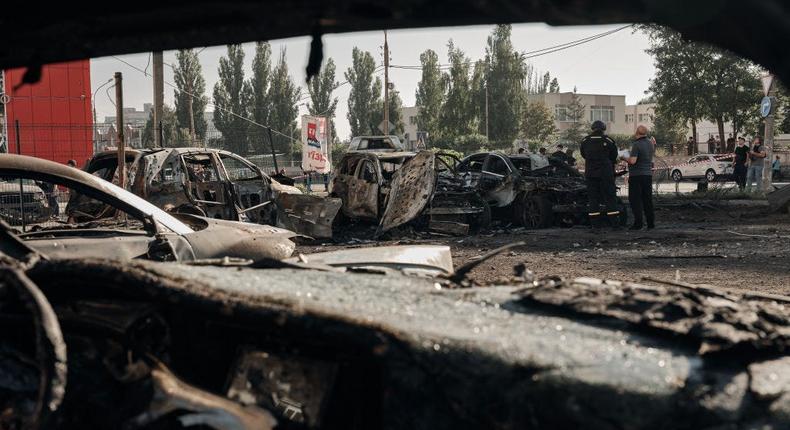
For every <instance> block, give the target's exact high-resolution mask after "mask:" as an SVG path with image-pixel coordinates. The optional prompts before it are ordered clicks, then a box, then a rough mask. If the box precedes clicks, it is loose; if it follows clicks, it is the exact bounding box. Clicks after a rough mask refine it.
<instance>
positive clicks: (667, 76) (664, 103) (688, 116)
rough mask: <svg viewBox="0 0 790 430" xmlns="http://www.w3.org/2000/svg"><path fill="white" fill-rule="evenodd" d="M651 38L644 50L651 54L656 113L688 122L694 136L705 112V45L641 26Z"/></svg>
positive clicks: (652, 90)
mask: <svg viewBox="0 0 790 430" xmlns="http://www.w3.org/2000/svg"><path fill="white" fill-rule="evenodd" d="M640 28H641V29H642V30H643V31H645V32H646V33H647V35H648V36H649V38H650V48H649V49H647V50H646V52H647V53H648V54H650V55H652V56H653V60H654V64H655V68H656V75H655V77H654V78H653V80H652V81H651V82H650V92H651V93H653V94H654V95H655V98H656V103H657V104H658V107H657V108H656V114H657V115H660V116H663V117H664V118H666V119H667V120H682V121H683V122H689V123H691V129H692V134H693V136H694V139H695V140H698V139H697V121H699V120H701V119H702V118H703V115H704V107H703V99H704V97H705V94H704V90H703V88H704V87H705V86H706V82H705V77H704V74H705V73H704V71H705V64H704V61H705V59H706V58H709V57H710V55H711V51H710V48H709V47H708V46H707V45H702V44H696V43H691V42H687V41H685V40H683V39H682V37H681V35H680V34H679V33H677V32H675V31H673V30H670V29H667V28H665V27H661V26H657V25H644V26H641V27H640Z"/></svg>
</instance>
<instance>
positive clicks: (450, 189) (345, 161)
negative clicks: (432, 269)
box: [330, 151, 491, 234]
mask: <svg viewBox="0 0 790 430" xmlns="http://www.w3.org/2000/svg"><path fill="white" fill-rule="evenodd" d="M330 185H331V189H330V196H331V197H335V198H339V199H341V200H342V208H341V210H342V214H343V216H345V217H347V218H350V219H357V220H367V221H373V222H377V223H378V224H379V227H378V231H377V234H381V233H384V232H387V231H389V230H391V229H393V228H396V227H399V226H401V225H404V224H406V223H412V222H413V223H415V224H417V225H418V226H421V227H425V228H428V229H430V230H433V231H438V232H444V233H451V234H467V233H468V232H470V231H472V232H474V231H477V230H479V229H480V228H484V227H487V226H488V224H489V222H490V219H491V214H490V209H489V207H488V205H487V204H486V203H485V201H483V199H482V198H481V196H480V194H479V193H478V192H477V191H476V189H475V188H474V187H471V186H469V185H466V184H465V183H464V180H463V178H462V177H461V176H460V175H459V174H458V172H456V170H455V166H454V163H448V162H447V161H446V159H445V158H443V157H441V156H439V155H437V154H435V153H433V152H431V151H421V152H418V153H414V152H350V153H347V154H346V155H345V156H344V157H343V158H342V159H341V160H340V163H339V168H338V171H337V174H336V175H335V176H334V177H333V178H332V181H331V184H330Z"/></svg>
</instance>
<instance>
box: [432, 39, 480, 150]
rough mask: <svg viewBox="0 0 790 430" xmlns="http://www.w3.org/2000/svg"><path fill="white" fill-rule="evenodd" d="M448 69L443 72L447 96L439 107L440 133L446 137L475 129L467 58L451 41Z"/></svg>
mask: <svg viewBox="0 0 790 430" xmlns="http://www.w3.org/2000/svg"><path fill="white" fill-rule="evenodd" d="M447 48H448V54H447V56H448V58H449V59H450V70H449V72H448V73H446V74H444V76H443V80H444V86H445V88H446V89H447V97H446V100H445V102H444V106H443V107H441V108H440V111H441V114H440V115H439V118H440V120H441V122H440V124H441V126H440V129H441V135H442V136H447V137H457V136H464V135H468V134H473V133H475V132H476V131H477V118H476V115H475V108H474V104H475V102H474V101H473V100H472V82H471V75H470V70H471V67H470V62H469V58H468V57H467V56H466V55H465V54H464V52H463V51H461V50H460V49H458V48H456V47H455V45H454V44H453V41H452V40H450V41H449V42H448V43H447Z"/></svg>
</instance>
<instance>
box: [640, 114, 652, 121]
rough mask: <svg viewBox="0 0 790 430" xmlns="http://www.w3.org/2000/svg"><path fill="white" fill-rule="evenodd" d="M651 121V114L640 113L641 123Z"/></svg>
mask: <svg viewBox="0 0 790 430" xmlns="http://www.w3.org/2000/svg"><path fill="white" fill-rule="evenodd" d="M650 120H651V118H650V114H647V113H640V114H639V122H648V121H650Z"/></svg>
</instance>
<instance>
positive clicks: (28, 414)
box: [0, 267, 67, 429]
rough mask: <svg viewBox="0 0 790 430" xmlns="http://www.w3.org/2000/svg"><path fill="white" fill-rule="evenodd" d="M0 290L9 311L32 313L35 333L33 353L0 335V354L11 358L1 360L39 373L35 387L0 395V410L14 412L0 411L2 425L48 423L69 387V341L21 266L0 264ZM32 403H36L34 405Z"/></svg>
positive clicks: (2, 304)
mask: <svg viewBox="0 0 790 430" xmlns="http://www.w3.org/2000/svg"><path fill="white" fill-rule="evenodd" d="M4 290H5V291H4ZM0 293H4V294H0V309H3V310H4V312H7V313H9V314H10V313H11V312H13V313H15V314H16V313H18V314H20V315H25V314H27V315H30V317H31V320H32V324H33V327H34V330H33V331H34V334H35V337H34V342H33V344H34V353H33V354H29V353H27V354H26V353H23V352H21V351H22V350H21V349H19V348H15V347H14V346H15V345H13V343H14V342H13V340H9V339H7V338H5V339H4V338H2V337H0V351H1V353H0V358H2V356H3V355H5V354H7V358H10V359H9V360H0V365H2V366H4V367H12V369H11V370H12V371H13V370H16V369H20V368H26V369H30V368H35V370H36V371H37V373H38V381H37V383H36V384H35V389H32V390H31V389H29V388H28V387H24V386H23V387H22V389H21V390H20V391H19V395H13V396H11V397H10V398H8V399H3V398H2V397H0V410H2V411H9V410H10V411H11V412H12V413H11V414H0V428H25V429H38V428H41V427H45V426H47V424H48V423H50V422H52V420H53V419H54V416H55V414H56V413H57V411H58V408H59V407H60V405H61V403H62V402H63V396H64V394H65V390H66V368H67V366H66V344H65V343H64V341H63V334H62V332H61V331H60V324H59V323H58V319H57V317H56V316H55V312H54V311H53V310H52V306H51V305H50V304H49V302H48V301H47V298H46V297H45V296H44V294H43V293H42V292H41V290H39V289H38V287H37V286H36V285H35V284H33V282H32V281H30V279H28V278H27V277H26V276H25V275H24V274H23V273H22V272H21V271H19V270H18V269H13V268H6V267H0ZM9 343H10V345H9ZM31 355H32V357H31ZM7 370H9V369H0V372H3V371H7ZM15 376H20V375H15ZM20 379H21V380H22V381H23V382H22V385H24V383H25V382H27V383H29V384H31V385H32V381H26V380H25V378H20ZM31 393H35V394H31ZM30 404H33V405H34V406H33V407H32V408H31V407H29V405H30Z"/></svg>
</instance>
